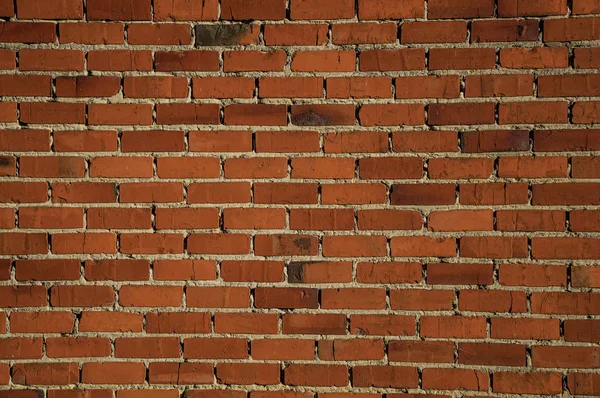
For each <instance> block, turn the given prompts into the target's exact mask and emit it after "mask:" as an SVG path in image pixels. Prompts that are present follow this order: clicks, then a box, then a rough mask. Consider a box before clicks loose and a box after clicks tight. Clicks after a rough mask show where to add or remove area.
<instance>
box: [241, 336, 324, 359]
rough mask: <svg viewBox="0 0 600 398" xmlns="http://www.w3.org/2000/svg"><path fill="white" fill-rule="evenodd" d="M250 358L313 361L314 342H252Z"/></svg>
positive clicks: (265, 340)
mask: <svg viewBox="0 0 600 398" xmlns="http://www.w3.org/2000/svg"><path fill="white" fill-rule="evenodd" d="M251 353H252V358H253V359H256V360H288V361H291V360H305V361H306V360H309V361H310V360H313V359H314V357H315V342H314V340H306V339H302V340H296V339H260V340H252V345H251Z"/></svg>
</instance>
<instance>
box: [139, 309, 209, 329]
mask: <svg viewBox="0 0 600 398" xmlns="http://www.w3.org/2000/svg"><path fill="white" fill-rule="evenodd" d="M146 331H147V332H148V333H160V334H168V333H186V334H187V333H208V332H210V314H208V313H205V312H193V313H189V312H187V313H186V312H151V313H148V314H146Z"/></svg>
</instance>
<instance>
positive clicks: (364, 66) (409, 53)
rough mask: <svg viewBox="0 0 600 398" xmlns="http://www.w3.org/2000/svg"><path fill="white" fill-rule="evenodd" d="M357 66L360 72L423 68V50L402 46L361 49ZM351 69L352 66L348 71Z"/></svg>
mask: <svg viewBox="0 0 600 398" xmlns="http://www.w3.org/2000/svg"><path fill="white" fill-rule="evenodd" d="M353 62H354V61H353ZM359 68H360V71H361V72H370V71H401V70H422V69H425V50H424V49H422V48H403V49H393V50H392V49H381V50H365V51H361V53H360V55H359ZM353 70H354V68H352V69H351V70H350V71H353Z"/></svg>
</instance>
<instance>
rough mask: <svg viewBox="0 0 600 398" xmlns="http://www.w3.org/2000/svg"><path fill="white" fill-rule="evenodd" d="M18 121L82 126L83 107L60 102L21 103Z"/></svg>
mask: <svg viewBox="0 0 600 398" xmlns="http://www.w3.org/2000/svg"><path fill="white" fill-rule="evenodd" d="M19 110H20V120H21V122H23V123H27V124H84V123H85V105H84V104H73V103H61V102H22V103H21V104H20V105H19Z"/></svg>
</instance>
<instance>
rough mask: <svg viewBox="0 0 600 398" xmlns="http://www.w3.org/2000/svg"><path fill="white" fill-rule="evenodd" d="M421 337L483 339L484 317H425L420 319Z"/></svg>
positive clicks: (484, 330)
mask: <svg viewBox="0 0 600 398" xmlns="http://www.w3.org/2000/svg"><path fill="white" fill-rule="evenodd" d="M420 334H421V337H434V338H442V337H443V338H461V339H467V338H468V339H483V338H485V337H486V334H487V332H486V321H485V318H484V317H467V316H452V317H444V316H425V317H422V318H421V331H420Z"/></svg>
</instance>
